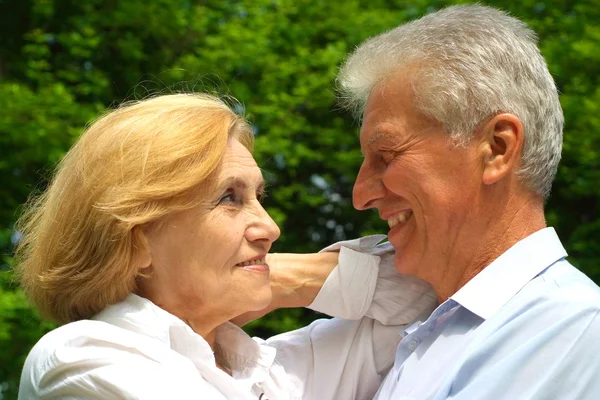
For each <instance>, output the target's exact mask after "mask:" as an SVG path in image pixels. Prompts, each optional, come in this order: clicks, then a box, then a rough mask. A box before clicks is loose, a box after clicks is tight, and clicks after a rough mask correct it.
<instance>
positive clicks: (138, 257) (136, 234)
mask: <svg viewBox="0 0 600 400" xmlns="http://www.w3.org/2000/svg"><path fill="white" fill-rule="evenodd" d="M132 236H133V241H132V244H133V252H134V254H133V257H132V259H133V260H134V263H135V264H136V267H137V269H138V272H139V273H141V274H146V273H147V272H149V268H150V267H151V266H152V256H151V252H150V246H149V243H148V237H147V235H146V232H145V230H144V228H143V227H141V226H135V227H134V228H133V230H132Z"/></svg>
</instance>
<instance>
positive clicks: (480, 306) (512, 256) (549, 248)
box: [450, 228, 567, 319]
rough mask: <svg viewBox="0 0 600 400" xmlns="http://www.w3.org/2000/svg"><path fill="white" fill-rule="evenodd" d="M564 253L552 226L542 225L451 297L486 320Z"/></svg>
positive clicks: (564, 255)
mask: <svg viewBox="0 0 600 400" xmlns="http://www.w3.org/2000/svg"><path fill="white" fill-rule="evenodd" d="M566 256H567V252H566V251H565V249H564V248H563V246H562V244H561V242H560V239H559V238H558V236H557V234H556V232H555V231H554V228H544V229H542V230H540V231H538V232H535V233H534V234H532V235H530V236H528V237H526V238H525V239H523V240H521V241H519V242H517V243H516V244H515V245H514V246H512V247H511V248H510V249H508V250H507V251H506V252H504V253H503V254H502V255H501V256H500V257H498V258H497V259H496V260H494V261H493V262H492V263H491V264H490V265H488V266H487V267H486V268H484V269H483V270H482V271H481V272H480V273H479V274H477V275H476V276H475V277H474V278H473V279H471V280H470V281H469V282H467V284H466V285H464V286H463V287H462V288H461V289H460V290H459V291H458V292H456V293H455V294H454V295H453V296H451V297H450V299H451V300H454V301H456V302H457V303H458V304H460V305H461V306H463V307H465V308H466V309H468V310H469V311H471V312H472V313H474V314H476V315H478V316H479V317H481V318H483V319H488V318H490V317H491V316H492V315H494V313H495V312H496V311H498V309H500V308H501V307H502V306H503V305H505V304H506V303H507V302H508V301H509V300H510V299H511V298H512V297H513V296H514V295H515V294H517V293H518V292H519V291H520V290H521V289H522V288H523V286H525V285H526V284H527V283H528V282H529V281H531V280H532V279H533V278H535V277H536V276H537V275H539V274H540V273H541V272H542V271H544V270H545V269H546V268H547V267H549V266H550V265H552V264H554V263H555V262H556V261H558V260H560V259H562V258H565V257H566Z"/></svg>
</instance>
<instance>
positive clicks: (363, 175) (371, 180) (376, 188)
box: [352, 162, 386, 210]
mask: <svg viewBox="0 0 600 400" xmlns="http://www.w3.org/2000/svg"><path fill="white" fill-rule="evenodd" d="M385 193H386V190H385V186H384V185H383V182H382V181H381V176H380V174H378V173H377V172H376V171H374V170H373V169H372V168H370V167H369V166H367V165H365V163H364V162H363V164H362V165H361V167H360V170H359V171H358V176H357V177H356V182H355V183H354V189H353V191H352V204H353V205H354V208H356V209H357V210H366V209H369V208H373V207H375V202H376V201H377V200H378V199H380V198H382V197H383V196H385Z"/></svg>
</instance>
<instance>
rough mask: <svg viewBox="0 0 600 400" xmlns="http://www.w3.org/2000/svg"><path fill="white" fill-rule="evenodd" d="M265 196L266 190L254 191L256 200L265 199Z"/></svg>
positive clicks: (261, 200)
mask: <svg viewBox="0 0 600 400" xmlns="http://www.w3.org/2000/svg"><path fill="white" fill-rule="evenodd" d="M265 197H267V192H266V191H262V192H258V193H256V200H258V201H259V202H260V203H262V202H263V200H264V199H265Z"/></svg>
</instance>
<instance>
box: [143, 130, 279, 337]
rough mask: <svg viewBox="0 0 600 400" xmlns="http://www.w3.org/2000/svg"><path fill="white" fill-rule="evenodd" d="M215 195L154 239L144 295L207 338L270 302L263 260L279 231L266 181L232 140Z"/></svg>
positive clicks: (172, 220)
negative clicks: (205, 330) (209, 330)
mask: <svg viewBox="0 0 600 400" xmlns="http://www.w3.org/2000/svg"><path fill="white" fill-rule="evenodd" d="M217 174H218V178H217V185H216V190H215V191H214V192H213V193H211V194H210V195H209V196H208V198H207V200H206V201H205V202H204V203H203V204H201V205H199V206H196V207H195V208H193V209H190V210H186V211H183V212H180V213H177V214H174V215H172V216H169V217H168V218H167V220H166V221H165V224H164V226H163V227H161V228H160V229H157V231H156V232H154V233H150V234H149V236H148V245H149V252H150V258H151V270H152V272H151V275H150V277H149V278H147V279H142V280H141V282H140V294H141V295H142V296H144V297H146V298H148V299H149V300H151V301H152V302H153V303H154V304H156V305H158V306H160V307H161V308H163V309H165V310H167V311H169V312H170V313H171V314H174V315H176V316H178V317H179V318H181V319H182V320H184V321H186V322H187V323H188V324H189V325H190V326H191V327H192V328H193V329H194V330H195V331H196V332H198V333H200V334H202V332H199V330H200V331H202V327H201V325H206V326H210V325H213V326H212V327H213V328H214V327H215V326H216V325H214V324H217V325H219V324H221V323H223V322H225V321H227V320H229V319H231V318H233V317H234V316H237V315H240V314H242V313H244V312H246V311H254V310H260V309H262V308H264V307H266V306H267V305H268V304H269V303H270V301H271V288H270V286H269V267H268V266H267V265H266V264H265V255H266V254H267V252H268V251H269V249H270V248H271V244H272V243H273V242H274V241H275V240H276V239H277V238H278V237H279V233H280V232H279V228H278V227H277V225H276V224H275V222H274V221H273V220H272V219H271V217H270V216H269V215H268V214H267V212H266V211H265V209H264V208H263V207H262V205H261V203H260V199H261V197H262V194H263V191H264V180H263V177H262V173H261V171H260V169H259V168H258V166H257V165H256V162H255V161H254V158H253V157H252V155H251V154H250V152H249V151H248V150H247V149H246V148H245V147H244V146H242V145H241V144H240V143H239V142H238V141H237V140H233V139H231V140H230V141H229V143H228V146H227V151H226V153H225V156H224V159H223V163H222V165H221V168H220V169H219V171H218V172H217Z"/></svg>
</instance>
